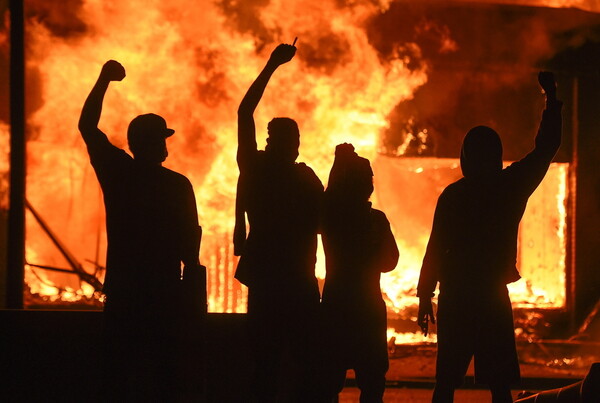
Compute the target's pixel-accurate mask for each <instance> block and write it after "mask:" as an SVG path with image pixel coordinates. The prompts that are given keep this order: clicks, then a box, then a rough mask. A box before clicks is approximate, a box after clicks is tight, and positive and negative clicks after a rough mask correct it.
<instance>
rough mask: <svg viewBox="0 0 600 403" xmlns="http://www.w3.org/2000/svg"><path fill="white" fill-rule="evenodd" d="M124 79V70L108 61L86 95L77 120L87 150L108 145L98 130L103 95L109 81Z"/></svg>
mask: <svg viewBox="0 0 600 403" xmlns="http://www.w3.org/2000/svg"><path fill="white" fill-rule="evenodd" d="M123 78H125V69H124V68H123V66H121V64H119V63H118V62H116V61H114V60H109V61H108V62H106V63H105V64H104V66H103V67H102V71H101V72H100V76H99V77H98V80H97V81H96V84H95V85H94V87H93V88H92V90H91V92H90V94H89V95H88V97H87V99H86V100H85V103H84V104H83V109H82V110H81V116H80V118H79V131H80V133H81V136H82V137H83V140H84V141H85V143H86V145H87V146H88V148H95V147H102V146H103V145H110V142H109V141H108V138H107V137H106V134H104V132H102V130H100V129H99V128H98V122H99V121H100V115H101V113H102V103H103V101H104V95H105V94H106V90H107V89H108V85H109V83H110V82H111V81H121V80H122V79H123Z"/></svg>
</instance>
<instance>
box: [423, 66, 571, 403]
mask: <svg viewBox="0 0 600 403" xmlns="http://www.w3.org/2000/svg"><path fill="white" fill-rule="evenodd" d="M539 81H540V84H541V85H542V88H543V89H544V90H545V92H546V101H547V103H546V110H545V111H544V112H543V117H542V122H541V124H540V128H539V131H538V135H537V136H536V139H535V148H534V149H533V150H532V151H531V152H530V153H529V154H528V155H527V156H525V157H524V158H523V159H522V160H520V161H517V162H515V163H513V164H511V165H510V166H509V167H507V168H505V169H502V143H501V141H500V138H499V136H498V134H497V133H496V132H495V131H493V130H492V129H490V128H488V127H485V126H478V127H475V128H473V129H471V130H470V131H469V132H468V133H467V135H466V136H465V139H464V141H463V147H462V150H461V168H462V171H463V175H464V178H462V179H460V180H458V181H457V182H455V183H453V184H451V185H449V186H448V187H447V188H446V189H445V190H444V191H443V192H442V194H441V195H440V197H439V199H438V204H437V206H436V210H435V215H434V221H433V228H432V231H431V236H430V238H429V243H428V245H427V250H426V253H425V257H424V258H423V265H422V267H421V274H420V277H419V284H418V291H417V295H418V296H419V299H420V302H419V314H418V323H419V326H420V327H421V329H422V330H423V332H424V333H425V334H427V331H428V321H429V320H431V321H432V322H434V320H435V318H434V315H433V308H432V304H431V298H432V297H433V293H434V291H435V288H436V285H437V283H438V282H439V283H440V295H439V308H438V357H437V369H436V389H435V391H434V396H433V401H434V402H436V403H437V402H451V401H452V400H453V395H454V389H455V388H456V387H458V386H460V384H461V383H462V379H463V377H464V374H465V373H466V371H467V368H468V365H469V362H470V361H471V358H473V357H474V358H475V379H476V382H478V383H487V384H488V385H489V386H490V389H491V391H492V399H493V401H494V402H508V401H512V400H511V396H510V385H511V384H514V383H516V382H518V381H519V379H520V371H519V364H518V358H517V353H516V348H515V341H514V330H513V320H512V310H511V303H510V298H509V296H508V290H507V288H506V284H508V283H511V282H514V281H516V280H518V279H519V273H518V271H517V268H516V260H517V235H518V227H519V222H520V220H521V218H522V216H523V213H524V212H525V207H526V204H527V200H528V198H529V196H530V195H531V194H532V193H533V191H534V190H535V189H536V187H537V186H538V185H539V184H540V182H541V181H542V179H543V177H544V175H545V174H546V172H547V170H548V167H549V165H550V162H551V161H552V158H553V157H554V155H555V153H556V151H557V150H558V147H559V145H560V139H561V115H560V109H561V105H562V104H561V103H560V102H559V101H557V100H556V97H555V90H556V88H555V84H554V78H553V76H552V74H550V73H540V76H539Z"/></svg>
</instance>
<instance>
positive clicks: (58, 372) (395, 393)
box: [0, 310, 600, 403]
mask: <svg viewBox="0 0 600 403" xmlns="http://www.w3.org/2000/svg"><path fill="white" fill-rule="evenodd" d="M101 318H102V316H101V312H98V311H42V310H23V311H9V310H4V311H2V310H0V329H1V332H0V373H2V374H5V375H3V376H2V378H0V401H2V402H22V401H48V402H53V401H61V402H71V401H73V402H75V401H76V402H81V401H94V400H95V399H94V396H96V395H97V392H98V386H99V379H100V362H101V361H100V358H101V356H100V351H101V343H100V340H101V338H100V335H101V330H102V326H101V323H102V322H101ZM244 323H245V315H241V314H209V315H208V320H207V323H206V329H205V332H206V333H205V334H206V336H205V342H206V343H207V348H206V352H207V353H206V357H205V363H206V373H207V379H206V392H207V396H208V401H210V402H219V403H226V402H243V401H245V399H244V396H246V391H247V389H248V384H249V381H248V380H249V375H250V374H249V372H250V360H249V354H248V351H247V349H246V348H245V347H244V345H245V340H244ZM519 355H520V357H521V358H522V360H523V362H522V363H521V372H522V375H523V384H522V385H521V389H528V390H546V389H553V388H557V387H562V386H566V385H569V384H571V383H574V382H575V381H577V380H580V379H582V378H583V376H585V374H586V373H587V370H588V369H589V365H587V361H594V360H595V361H600V358H599V357H600V343H587V344H580V345H578V344H572V343H567V342H564V343H560V342H557V341H554V342H552V343H549V344H548V343H534V344H531V345H523V346H520V352H519ZM434 368H435V345H422V344H420V345H413V346H410V345H407V346H398V347H397V348H396V352H395V353H394V354H392V355H391V358H390V370H389V372H388V376H387V379H388V385H387V388H386V393H385V401H386V402H428V401H430V399H431V393H432V390H433V385H434V383H433V376H434ZM352 375H353V374H352V372H351V371H350V372H349V374H348V378H349V379H348V381H347V383H346V386H347V387H346V388H345V389H344V391H343V393H342V396H341V400H340V401H342V402H355V401H358V393H359V392H358V389H356V388H355V385H354V382H353V379H352ZM481 388H482V386H481V385H474V384H473V381H472V376H467V379H466V382H465V386H464V389H463V390H459V391H457V394H456V397H457V398H456V401H457V402H461V403H462V402H467V403H468V402H489V401H490V395H489V392H488V391H487V390H483V389H481ZM521 389H519V390H521ZM519 390H515V391H514V394H515V396H516V393H518V391H519Z"/></svg>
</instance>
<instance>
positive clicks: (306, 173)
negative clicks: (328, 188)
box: [295, 162, 323, 188]
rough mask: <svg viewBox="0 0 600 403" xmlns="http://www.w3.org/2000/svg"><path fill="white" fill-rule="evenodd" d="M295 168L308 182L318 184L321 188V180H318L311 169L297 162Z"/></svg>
mask: <svg viewBox="0 0 600 403" xmlns="http://www.w3.org/2000/svg"><path fill="white" fill-rule="evenodd" d="M295 166H296V170H297V171H298V173H299V174H300V175H301V176H302V177H303V178H305V179H307V180H310V181H311V182H313V183H315V184H318V185H319V186H320V187H321V188H323V184H322V183H321V179H319V177H318V176H317V174H316V173H315V171H313V169H312V168H311V167H309V166H308V165H306V164H305V163H304V162H297V163H296V164H295Z"/></svg>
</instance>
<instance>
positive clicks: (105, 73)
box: [100, 60, 125, 81]
mask: <svg viewBox="0 0 600 403" xmlns="http://www.w3.org/2000/svg"><path fill="white" fill-rule="evenodd" d="M100 78H103V79H105V80H108V81H121V80H123V79H124V78H125V68H124V67H123V66H122V65H121V63H119V62H117V61H116V60H109V61H107V62H106V63H104V66H102V72H101V73H100Z"/></svg>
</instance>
